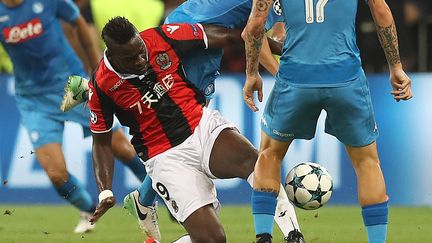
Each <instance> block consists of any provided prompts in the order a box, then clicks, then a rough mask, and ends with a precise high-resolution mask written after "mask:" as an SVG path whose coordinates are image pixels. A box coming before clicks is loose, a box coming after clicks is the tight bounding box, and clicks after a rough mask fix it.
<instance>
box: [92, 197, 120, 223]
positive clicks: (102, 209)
mask: <svg viewBox="0 0 432 243" xmlns="http://www.w3.org/2000/svg"><path fill="white" fill-rule="evenodd" d="M114 205H115V198H114V197H107V198H105V199H104V200H102V201H101V202H100V203H99V204H98V205H97V207H96V210H95V212H94V213H93V216H92V217H91V218H90V220H89V221H90V223H91V224H94V223H96V222H97V221H98V220H99V218H100V217H102V216H103V215H104V214H105V213H106V212H107V211H108V209H110V208H112V207H113V206H114Z"/></svg>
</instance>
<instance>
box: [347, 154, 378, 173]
mask: <svg viewBox="0 0 432 243" xmlns="http://www.w3.org/2000/svg"><path fill="white" fill-rule="evenodd" d="M352 163H353V166H354V169H355V170H356V171H357V172H360V173H362V172H367V171H371V170H376V169H379V163H380V162H379V159H378V158H376V157H372V156H364V157H362V158H359V159H356V160H353V161H352Z"/></svg>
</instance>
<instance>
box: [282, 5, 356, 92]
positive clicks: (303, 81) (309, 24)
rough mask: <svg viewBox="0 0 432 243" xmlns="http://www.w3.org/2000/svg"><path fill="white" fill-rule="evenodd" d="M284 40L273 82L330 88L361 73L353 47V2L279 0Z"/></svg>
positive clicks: (354, 9) (354, 39) (354, 40)
mask: <svg viewBox="0 0 432 243" xmlns="http://www.w3.org/2000/svg"><path fill="white" fill-rule="evenodd" d="M280 1H281V5H282V15H283V17H284V22H285V24H286V40H285V42H284V45H283V55H282V57H281V61H280V69H279V73H278V76H277V79H278V80H280V81H283V82H288V83H291V84H295V85H298V86H311V87H334V86H341V85H344V84H346V83H347V82H350V81H353V80H355V79H357V78H358V77H359V76H360V75H361V73H362V68H361V61H360V54H359V50H358V47H357V44H356V33H355V19H356V13H357V4H358V1H357V0H280Z"/></svg>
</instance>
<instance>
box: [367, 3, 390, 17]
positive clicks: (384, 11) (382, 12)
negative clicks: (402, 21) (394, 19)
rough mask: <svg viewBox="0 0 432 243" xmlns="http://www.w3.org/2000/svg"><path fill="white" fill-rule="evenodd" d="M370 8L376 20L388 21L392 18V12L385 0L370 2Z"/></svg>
mask: <svg viewBox="0 0 432 243" xmlns="http://www.w3.org/2000/svg"><path fill="white" fill-rule="evenodd" d="M369 8H370V10H371V12H372V15H373V16H374V18H375V19H376V20H381V19H387V18H389V17H391V16H392V14H391V10H390V8H389V6H388V5H387V3H386V2H385V1H384V0H380V1H372V0H370V1H369Z"/></svg>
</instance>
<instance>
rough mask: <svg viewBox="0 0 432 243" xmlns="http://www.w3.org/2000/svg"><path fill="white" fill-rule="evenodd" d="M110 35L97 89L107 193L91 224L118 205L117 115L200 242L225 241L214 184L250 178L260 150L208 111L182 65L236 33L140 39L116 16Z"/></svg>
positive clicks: (196, 31)
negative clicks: (115, 185) (195, 53)
mask: <svg viewBox="0 0 432 243" xmlns="http://www.w3.org/2000/svg"><path fill="white" fill-rule="evenodd" d="M237 34H239V33H238V32H237ZM102 37H103V39H104V41H105V43H106V45H107V50H106V52H105V56H104V60H103V62H101V64H100V66H99V68H98V70H97V71H96V73H95V75H94V77H93V78H92V80H91V82H90V84H89V86H90V92H89V101H88V104H89V107H90V110H91V113H92V119H91V129H92V131H93V141H94V144H93V158H94V169H95V175H96V181H97V182H98V187H99V190H100V195H99V200H100V203H99V205H98V208H97V209H96V212H95V214H94V217H93V218H92V219H91V221H92V222H96V221H97V220H98V219H99V218H100V217H101V216H102V215H103V214H104V213H105V212H106V211H107V210H108V209H109V208H110V207H112V206H113V205H114V203H115V199H114V196H113V194H112V192H111V185H112V174H113V159H112V151H111V147H110V146H107V145H108V144H107V141H109V140H110V139H111V132H110V128H111V126H112V119H113V115H114V114H116V115H117V117H118V118H119V120H120V122H121V123H122V124H123V125H126V126H128V127H130V128H131V131H132V135H133V138H132V144H133V145H134V147H135V150H136V151H137V153H138V155H139V156H140V157H141V158H142V160H143V161H145V165H146V169H147V171H148V174H149V176H150V177H151V178H152V180H153V188H155V189H156V190H157V192H158V193H159V195H160V196H161V197H162V198H163V200H164V201H165V204H166V205H167V207H168V209H169V210H170V212H171V213H172V214H173V215H174V217H175V218H176V219H177V220H178V221H179V222H181V223H182V224H183V226H184V227H185V229H186V230H187V231H188V233H189V235H190V238H191V239H192V241H193V242H225V240H226V239H225V234H224V231H223V228H222V226H221V224H220V222H219V219H218V218H217V216H216V214H215V212H216V210H215V209H217V208H219V203H218V201H217V198H216V194H215V188H214V184H213V182H212V181H211V178H233V177H242V178H247V176H249V174H250V173H251V172H252V167H253V166H251V165H253V163H254V160H255V159H256V156H254V155H256V153H250V151H251V150H254V148H253V147H252V145H251V144H250V143H249V142H248V141H247V140H246V139H245V138H244V137H243V136H241V135H240V133H239V132H238V131H237V130H236V128H235V126H234V124H232V123H230V122H228V121H227V120H225V119H224V118H222V117H221V116H220V115H219V113H218V112H216V111H212V110H210V109H208V108H206V107H205V97H204V95H203V94H202V92H201V91H199V90H198V89H197V88H196V87H195V86H194V85H192V84H191V83H190V81H189V80H187V79H186V75H185V73H184V72H183V68H182V66H181V60H183V58H184V57H185V56H187V55H189V53H190V52H193V50H197V49H206V48H207V47H210V48H221V47H222V46H225V45H227V44H230V43H231V42H232V41H233V36H232V33H231V32H229V31H227V30H226V29H225V28H222V27H216V26H206V32H204V31H203V27H202V26H201V25H200V24H169V25H163V26H161V27H159V28H154V29H149V30H146V31H143V32H141V33H138V32H137V30H136V29H135V27H134V26H133V25H132V24H131V23H130V22H129V21H127V20H126V19H125V18H123V17H116V18H114V19H112V20H110V21H109V22H108V23H107V24H106V26H105V27H104V29H103V31H102ZM237 38H238V37H237ZM251 163H252V164H251ZM135 203H136V201H135Z"/></svg>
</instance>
